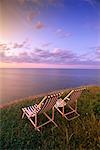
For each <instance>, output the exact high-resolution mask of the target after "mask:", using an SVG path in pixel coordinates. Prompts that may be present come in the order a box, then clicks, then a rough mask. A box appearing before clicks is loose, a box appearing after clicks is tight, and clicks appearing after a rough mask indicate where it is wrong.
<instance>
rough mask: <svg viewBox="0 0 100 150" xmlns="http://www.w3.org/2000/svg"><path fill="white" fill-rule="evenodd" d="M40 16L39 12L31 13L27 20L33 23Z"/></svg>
mask: <svg viewBox="0 0 100 150" xmlns="http://www.w3.org/2000/svg"><path fill="white" fill-rule="evenodd" d="M38 15H39V11H29V12H28V15H27V20H28V21H30V22H32V20H33V19H34V18H35V17H37V16H38Z"/></svg>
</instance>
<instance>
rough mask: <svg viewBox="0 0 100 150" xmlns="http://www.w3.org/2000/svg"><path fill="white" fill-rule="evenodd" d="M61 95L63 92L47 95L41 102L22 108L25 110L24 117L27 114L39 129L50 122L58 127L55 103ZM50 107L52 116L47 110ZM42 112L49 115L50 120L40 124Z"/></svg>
mask: <svg viewBox="0 0 100 150" xmlns="http://www.w3.org/2000/svg"><path fill="white" fill-rule="evenodd" d="M60 96H61V93H56V94H52V95H48V96H45V97H44V98H43V99H42V101H41V102H40V103H39V104H35V105H34V106H29V107H26V108H22V111H23V115H22V118H23V117H24V115H26V116H27V118H28V119H29V121H30V122H31V123H32V125H33V126H34V127H35V129H36V130H37V131H40V129H39V128H41V127H42V126H44V125H46V124H48V123H50V122H52V123H53V124H54V125H55V126H56V127H57V124H56V123H55V122H54V105H55V104H56V101H57V99H58V98H59V97H60ZM50 109H52V117H50V116H49V115H48V114H47V112H48V111H49V110H50ZM40 114H44V115H45V116H46V117H47V119H48V121H47V122H45V123H43V124H41V125H38V124H39V121H38V116H39V115H40Z"/></svg>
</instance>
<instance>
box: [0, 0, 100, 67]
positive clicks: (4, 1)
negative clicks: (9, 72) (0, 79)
mask: <svg viewBox="0 0 100 150" xmlns="http://www.w3.org/2000/svg"><path fill="white" fill-rule="evenodd" d="M0 68H80V69H83V68H84V69H98V68H100V0H0Z"/></svg>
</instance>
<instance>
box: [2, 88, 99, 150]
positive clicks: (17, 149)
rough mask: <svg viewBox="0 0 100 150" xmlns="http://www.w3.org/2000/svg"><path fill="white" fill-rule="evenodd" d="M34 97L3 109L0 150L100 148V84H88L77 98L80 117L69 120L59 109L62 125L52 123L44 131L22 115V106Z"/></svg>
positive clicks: (83, 149)
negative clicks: (91, 85) (94, 85)
mask: <svg viewBox="0 0 100 150" xmlns="http://www.w3.org/2000/svg"><path fill="white" fill-rule="evenodd" d="M64 94H66V93H64ZM41 99H42V98H41ZM39 100H40V99H39ZM35 101H38V98H36V99H35V100H34V101H33V100H30V101H29V100H24V101H23V102H20V103H17V104H13V105H10V106H8V107H6V108H3V109H1V111H0V113H1V114H0V127H1V131H0V138H1V142H0V147H1V148H0V149H1V150H67V149H68V150H99V149H100V145H99V144H100V120H99V119H100V87H89V88H88V89H87V90H85V91H84V92H83V93H82V95H81V97H80V98H79V100H78V112H79V113H80V117H78V118H76V119H74V120H72V121H67V120H66V119H64V118H62V116H61V115H60V114H59V113H58V112H56V113H55V122H56V123H57V124H58V125H59V128H55V127H54V125H53V124H52V123H50V124H48V125H47V126H44V127H43V128H42V129H41V132H38V131H35V130H34V128H33V126H32V124H31V123H30V122H29V120H28V119H27V118H26V117H25V118H24V119H21V115H22V111H21V108H22V107H26V106H29V105H32V104H34V102H35ZM43 119H44V117H43Z"/></svg>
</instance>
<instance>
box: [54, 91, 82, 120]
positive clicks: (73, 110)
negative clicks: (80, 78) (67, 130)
mask: <svg viewBox="0 0 100 150" xmlns="http://www.w3.org/2000/svg"><path fill="white" fill-rule="evenodd" d="M83 90H84V89H76V90H72V91H71V92H70V93H69V94H68V95H67V96H66V97H65V98H64V99H61V98H60V99H58V101H57V102H56V104H55V108H56V109H57V110H58V112H59V113H60V114H62V116H63V117H65V118H66V119H67V120H73V119H75V118H76V117H78V116H79V113H78V112H77V100H78V98H79V97H80V95H81V93H82V91H83Z"/></svg>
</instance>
